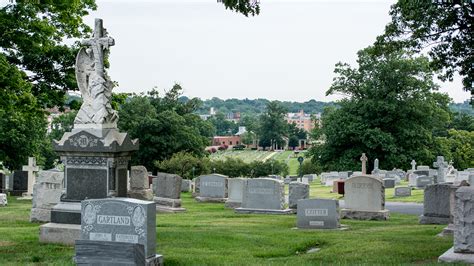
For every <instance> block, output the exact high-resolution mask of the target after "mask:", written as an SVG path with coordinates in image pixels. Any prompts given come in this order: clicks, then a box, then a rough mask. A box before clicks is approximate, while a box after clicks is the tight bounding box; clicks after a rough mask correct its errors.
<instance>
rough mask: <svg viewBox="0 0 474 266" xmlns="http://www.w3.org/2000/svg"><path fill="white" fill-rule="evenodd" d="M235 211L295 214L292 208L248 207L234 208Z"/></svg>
mask: <svg viewBox="0 0 474 266" xmlns="http://www.w3.org/2000/svg"><path fill="white" fill-rule="evenodd" d="M234 210H235V213H246V214H248V213H253V214H295V213H296V211H294V210H292V209H284V210H269V209H250V208H235V209H234Z"/></svg>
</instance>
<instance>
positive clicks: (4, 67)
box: [0, 54, 46, 170]
mask: <svg viewBox="0 0 474 266" xmlns="http://www.w3.org/2000/svg"><path fill="white" fill-rule="evenodd" d="M25 79H26V74H25V73H24V72H23V71H20V70H19V69H18V68H17V67H16V66H15V65H12V64H10V63H9V62H8V61H7V59H6V58H5V56H4V55H2V54H0V161H3V164H4V165H5V166H6V167H7V168H9V169H11V170H16V169H20V168H21V166H22V165H24V164H26V162H27V161H28V156H36V157H39V155H40V151H41V147H42V143H43V142H44V139H45V135H46V115H45V113H44V112H43V110H42V109H41V108H40V106H39V104H38V102H37V100H36V98H35V97H34V96H33V94H32V92H31V90H32V89H31V84H30V83H28V82H26V81H25ZM41 161H42V158H38V162H39V163H41Z"/></svg>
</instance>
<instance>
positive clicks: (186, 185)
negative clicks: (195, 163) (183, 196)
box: [181, 179, 192, 192]
mask: <svg viewBox="0 0 474 266" xmlns="http://www.w3.org/2000/svg"><path fill="white" fill-rule="evenodd" d="M191 191H192V181H191V180H188V179H183V182H182V183H181V192H191Z"/></svg>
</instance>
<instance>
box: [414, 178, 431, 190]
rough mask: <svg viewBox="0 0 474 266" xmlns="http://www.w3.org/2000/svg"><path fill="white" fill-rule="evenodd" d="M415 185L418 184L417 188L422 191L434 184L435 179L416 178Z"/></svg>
mask: <svg viewBox="0 0 474 266" xmlns="http://www.w3.org/2000/svg"><path fill="white" fill-rule="evenodd" d="M415 183H416V188H420V189H422V188H425V187H426V186H429V185H432V184H433V177H431V176H426V175H420V176H417V177H415Z"/></svg>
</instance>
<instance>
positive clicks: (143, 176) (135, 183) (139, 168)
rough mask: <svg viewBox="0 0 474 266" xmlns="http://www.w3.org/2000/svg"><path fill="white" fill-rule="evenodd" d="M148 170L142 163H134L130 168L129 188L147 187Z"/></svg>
mask: <svg viewBox="0 0 474 266" xmlns="http://www.w3.org/2000/svg"><path fill="white" fill-rule="evenodd" d="M148 188H150V186H149V183H148V171H147V170H146V168H145V166H143V165H134V166H132V167H131V169H130V189H132V190H133V189H148Z"/></svg>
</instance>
